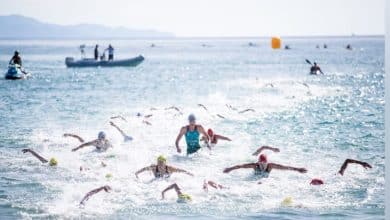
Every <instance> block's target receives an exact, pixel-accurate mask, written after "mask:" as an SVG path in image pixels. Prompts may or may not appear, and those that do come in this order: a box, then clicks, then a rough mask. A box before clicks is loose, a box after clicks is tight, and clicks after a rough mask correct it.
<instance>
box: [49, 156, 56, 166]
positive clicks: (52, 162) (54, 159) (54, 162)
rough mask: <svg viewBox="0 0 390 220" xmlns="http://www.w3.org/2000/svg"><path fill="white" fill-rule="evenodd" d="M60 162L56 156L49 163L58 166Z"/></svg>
mask: <svg viewBox="0 0 390 220" xmlns="http://www.w3.org/2000/svg"><path fill="white" fill-rule="evenodd" d="M57 164H58V162H57V160H56V158H54V157H53V158H51V159H50V161H49V165H50V166H57Z"/></svg>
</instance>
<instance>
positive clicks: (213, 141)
mask: <svg viewBox="0 0 390 220" xmlns="http://www.w3.org/2000/svg"><path fill="white" fill-rule="evenodd" d="M207 134H208V135H209V138H210V143H208V142H207V138H206V137H205V136H202V138H201V139H200V140H201V141H204V142H205V144H207V146H208V147H209V148H210V149H211V148H212V147H214V146H215V145H216V144H217V143H218V140H225V141H232V140H231V139H230V138H228V137H225V136H222V135H219V134H214V131H213V130H212V129H211V128H209V129H208V130H207Z"/></svg>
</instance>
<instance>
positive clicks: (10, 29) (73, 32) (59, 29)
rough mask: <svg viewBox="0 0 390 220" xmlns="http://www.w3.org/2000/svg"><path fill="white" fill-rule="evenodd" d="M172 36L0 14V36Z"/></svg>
mask: <svg viewBox="0 0 390 220" xmlns="http://www.w3.org/2000/svg"><path fill="white" fill-rule="evenodd" d="M166 37H174V35H173V34H171V33H167V32H159V31H155V30H132V29H128V28H124V27H116V28H113V27H107V26H103V25H97V24H79V25H56V24H49V23H44V22H40V21H38V20H36V19H33V18H29V17H24V16H20V15H9V16H0V38H3V39H4V38H6V39H31V38H33V39H34V38H40V39H42V38H43V39H46V38H66V39H68V38H72V39H100V38H166Z"/></svg>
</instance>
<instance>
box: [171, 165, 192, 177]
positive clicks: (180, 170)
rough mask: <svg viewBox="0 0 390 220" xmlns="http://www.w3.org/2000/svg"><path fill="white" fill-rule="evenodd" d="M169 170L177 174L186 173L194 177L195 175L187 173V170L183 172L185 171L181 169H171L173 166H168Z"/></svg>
mask: <svg viewBox="0 0 390 220" xmlns="http://www.w3.org/2000/svg"><path fill="white" fill-rule="evenodd" d="M168 170H169V171H170V172H171V173H173V172H176V173H185V174H187V175H189V176H194V174H192V173H190V172H188V171H186V170H183V169H179V168H176V167H171V166H168Z"/></svg>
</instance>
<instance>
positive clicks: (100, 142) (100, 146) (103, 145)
mask: <svg viewBox="0 0 390 220" xmlns="http://www.w3.org/2000/svg"><path fill="white" fill-rule="evenodd" d="M69 136H70V135H69ZM72 137H74V136H72ZM86 146H95V147H96V150H98V151H100V152H102V151H106V150H107V149H108V148H110V147H112V145H111V143H110V141H109V140H107V139H106V133H104V132H103V131H101V132H99V134H98V139H96V140H93V141H90V142H87V143H83V144H81V145H80V146H78V147H76V148H73V149H72V151H77V150H79V149H80V148H83V147H86Z"/></svg>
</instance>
